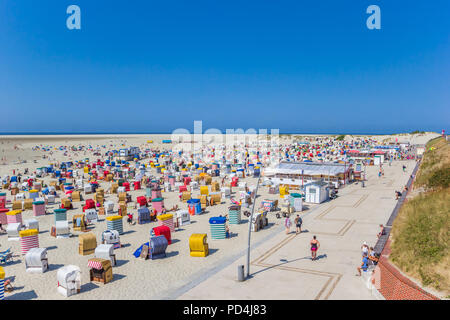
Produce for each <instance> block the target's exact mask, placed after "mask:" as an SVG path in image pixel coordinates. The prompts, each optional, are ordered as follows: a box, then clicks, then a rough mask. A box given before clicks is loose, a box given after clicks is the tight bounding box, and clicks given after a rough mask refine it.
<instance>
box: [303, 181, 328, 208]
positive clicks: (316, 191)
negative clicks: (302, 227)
mask: <svg viewBox="0 0 450 320" xmlns="http://www.w3.org/2000/svg"><path fill="white" fill-rule="evenodd" d="M328 199H329V189H328V184H327V183H326V182H325V181H314V182H310V183H307V184H305V202H307V203H322V202H324V201H326V200H328Z"/></svg>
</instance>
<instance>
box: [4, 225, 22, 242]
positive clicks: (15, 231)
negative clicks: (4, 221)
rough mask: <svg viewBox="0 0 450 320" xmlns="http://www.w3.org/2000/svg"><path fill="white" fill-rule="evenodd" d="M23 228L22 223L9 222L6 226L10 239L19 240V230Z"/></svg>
mask: <svg viewBox="0 0 450 320" xmlns="http://www.w3.org/2000/svg"><path fill="white" fill-rule="evenodd" d="M21 229H22V224H21V223H13V222H11V223H8V226H7V227H6V233H7V234H8V241H19V240H20V237H19V232H20V230H21Z"/></svg>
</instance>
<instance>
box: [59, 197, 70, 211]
mask: <svg viewBox="0 0 450 320" xmlns="http://www.w3.org/2000/svg"><path fill="white" fill-rule="evenodd" d="M61 209H67V210H69V209H72V202H71V201H70V199H69V198H64V199H61Z"/></svg>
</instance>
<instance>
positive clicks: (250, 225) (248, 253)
mask: <svg viewBox="0 0 450 320" xmlns="http://www.w3.org/2000/svg"><path fill="white" fill-rule="evenodd" d="M260 180H261V175H260V176H259V177H258V183H257V184H256V190H255V199H254V200H253V207H252V213H251V215H250V218H249V221H248V244H247V277H246V278H248V277H250V238H251V234H252V223H253V213H254V212H255V204H256V196H257V194H258V187H259V181H260Z"/></svg>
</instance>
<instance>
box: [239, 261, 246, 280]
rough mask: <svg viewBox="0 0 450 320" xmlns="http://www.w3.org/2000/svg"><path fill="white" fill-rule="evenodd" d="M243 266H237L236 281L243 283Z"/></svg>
mask: <svg viewBox="0 0 450 320" xmlns="http://www.w3.org/2000/svg"><path fill="white" fill-rule="evenodd" d="M244 280H245V278H244V265H239V266H238V281H244Z"/></svg>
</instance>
